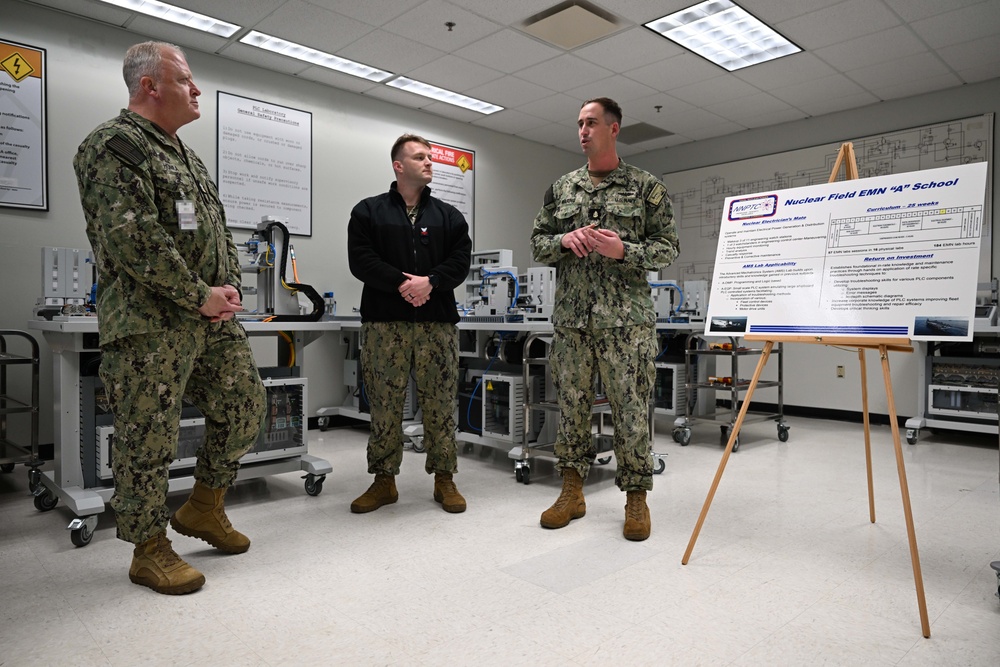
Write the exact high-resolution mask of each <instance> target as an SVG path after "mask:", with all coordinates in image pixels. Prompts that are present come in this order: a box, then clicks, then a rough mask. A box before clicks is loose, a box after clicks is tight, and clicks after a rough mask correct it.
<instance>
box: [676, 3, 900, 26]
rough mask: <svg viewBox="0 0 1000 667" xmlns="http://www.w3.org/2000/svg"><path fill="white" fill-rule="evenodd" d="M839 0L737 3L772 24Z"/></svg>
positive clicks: (825, 6) (813, 10)
mask: <svg viewBox="0 0 1000 667" xmlns="http://www.w3.org/2000/svg"><path fill="white" fill-rule="evenodd" d="M841 1H842V0H832V1H831V0H739V2H738V3H737V4H739V5H740V6H741V7H743V9H745V10H747V11H748V12H750V13H751V14H753V15H754V16H756V17H757V18H759V19H760V20H761V21H763V22H764V23H767V24H768V25H771V26H773V25H775V24H776V23H778V22H779V21H787V20H788V19H793V18H795V17H797V16H803V15H805V14H809V13H811V12H815V11H818V10H820V9H826V8H827V7H829V6H830V5H832V4H836V3H838V2H841ZM875 1H877V0H875ZM907 1H909V0H907ZM694 2H695V0H692V2H691V3H689V4H694Z"/></svg>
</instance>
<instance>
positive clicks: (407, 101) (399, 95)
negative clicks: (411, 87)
mask: <svg viewBox="0 0 1000 667" xmlns="http://www.w3.org/2000/svg"><path fill="white" fill-rule="evenodd" d="M362 94H363V95H365V96H366V97H375V98H377V99H380V100H384V101H386V102H391V103H393V104H395V105H397V106H401V107H409V108H411V109H423V108H424V107H426V106H429V105H431V104H433V103H434V100H432V99H430V98H428V97H424V96H423V95H415V94H413V93H408V92H406V91H405V90H400V89H399V88H391V87H389V86H375V87H374V88H372V89H370V90H366V91H365V92H364V93H362Z"/></svg>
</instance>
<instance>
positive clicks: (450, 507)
mask: <svg viewBox="0 0 1000 667" xmlns="http://www.w3.org/2000/svg"><path fill="white" fill-rule="evenodd" d="M434 500H436V501H437V502H439V503H441V507H442V508H444V511H445V512H451V513H452V514H458V513H459V512H464V511H465V498H463V497H462V494H461V493H459V492H458V488H456V487H455V482H454V481H453V480H452V478H451V473H450V472H438V473H434Z"/></svg>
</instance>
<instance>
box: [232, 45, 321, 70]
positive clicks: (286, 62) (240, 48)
mask: <svg viewBox="0 0 1000 667" xmlns="http://www.w3.org/2000/svg"><path fill="white" fill-rule="evenodd" d="M219 53H220V54H221V55H223V56H225V57H226V58H230V59H232V60H238V61H239V62H241V63H248V64H250V65H256V66H257V67H263V68H264V69H270V70H274V71H275V72H284V73H285V74H298V73H299V72H301V71H303V70H305V69H307V68H309V67H312V65H310V64H309V63H306V62H302V61H301V60H296V59H295V58H289V57H288V56H280V55H278V54H277V53H271V52H270V51H265V50H264V49H258V48H257V47H255V46H247V45H246V44H240V43H239V42H232V43H231V44H229V46H226V47H225V48H223V49H221V50H220V51H219Z"/></svg>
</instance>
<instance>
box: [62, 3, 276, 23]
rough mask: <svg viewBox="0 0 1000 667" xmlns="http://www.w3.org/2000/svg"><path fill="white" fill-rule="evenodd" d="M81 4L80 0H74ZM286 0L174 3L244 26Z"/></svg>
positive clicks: (254, 21) (264, 15)
mask: <svg viewBox="0 0 1000 667" xmlns="http://www.w3.org/2000/svg"><path fill="white" fill-rule="evenodd" d="M74 1H75V3H76V4H80V0H74ZM164 2H166V0H164ZM284 2H285V0H279V1H277V2H276V1H275V0H240V1H239V2H219V0H174V1H173V2H171V4H173V5H177V6H178V7H183V8H184V9H190V10H191V11H193V12H198V13H200V14H205V15H206V16H211V17H212V18H217V19H222V20H223V21H228V22H229V23H235V24H237V25H239V26H242V27H244V28H249V27H250V26H253V25H254V24H256V23H257V22H258V21H260V20H261V19H263V18H264V17H266V16H268V15H269V14H270V13H271V12H273V11H274V10H275V9H276V8H277V7H278V6H280V5H281V4H282V3H284Z"/></svg>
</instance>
